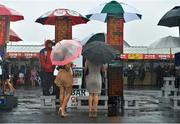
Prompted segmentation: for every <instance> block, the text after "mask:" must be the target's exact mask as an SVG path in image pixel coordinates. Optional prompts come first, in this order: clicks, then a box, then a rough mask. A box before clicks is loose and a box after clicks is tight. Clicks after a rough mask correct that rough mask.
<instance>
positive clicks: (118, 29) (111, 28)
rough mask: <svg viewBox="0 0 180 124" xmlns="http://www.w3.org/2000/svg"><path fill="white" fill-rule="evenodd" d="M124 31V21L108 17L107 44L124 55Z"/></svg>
mask: <svg viewBox="0 0 180 124" xmlns="http://www.w3.org/2000/svg"><path fill="white" fill-rule="evenodd" d="M123 29H124V20H123V18H121V17H117V16H108V21H107V44H109V45H111V46H112V47H113V48H114V49H116V50H118V51H119V52H120V53H123V44H124V38H123Z"/></svg>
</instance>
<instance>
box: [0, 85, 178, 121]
mask: <svg viewBox="0 0 180 124" xmlns="http://www.w3.org/2000/svg"><path fill="white" fill-rule="evenodd" d="M124 94H125V96H131V97H133V96H136V97H138V98H140V100H141V101H140V109H139V110H124V113H123V115H120V116H114V117H108V116H107V111H99V112H98V117H97V118H89V117H88V112H87V111H79V110H68V111H69V116H68V117H66V118H61V117H59V116H58V114H57V109H42V108H41V105H40V96H41V89H40V88H28V87H23V88H20V89H17V94H16V96H17V97H18V106H17V107H16V108H14V109H13V110H11V111H0V123H66V122H68V123H180V118H179V117H180V111H174V110H172V109H169V108H162V107H160V106H159V100H158V99H159V98H160V95H161V94H160V90H139V89H138V90H125V92H124Z"/></svg>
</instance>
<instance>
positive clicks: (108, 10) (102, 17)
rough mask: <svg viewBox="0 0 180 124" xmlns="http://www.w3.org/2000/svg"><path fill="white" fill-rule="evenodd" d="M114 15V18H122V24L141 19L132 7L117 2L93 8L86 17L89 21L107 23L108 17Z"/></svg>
mask: <svg viewBox="0 0 180 124" xmlns="http://www.w3.org/2000/svg"><path fill="white" fill-rule="evenodd" d="M111 14H115V15H116V16H122V17H123V18H124V22H129V21H133V20H137V19H141V16H142V15H141V14H140V12H139V11H138V10H136V9H135V8H134V7H132V6H130V5H128V4H125V3H122V2H117V1H114V0H113V1H110V2H108V3H107V2H105V3H102V4H100V5H98V6H97V7H95V8H93V9H92V10H90V11H89V13H88V14H87V15H86V17H88V18H89V19H90V20H98V21H102V22H107V17H108V15H111Z"/></svg>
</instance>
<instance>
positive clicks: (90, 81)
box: [85, 60, 104, 117]
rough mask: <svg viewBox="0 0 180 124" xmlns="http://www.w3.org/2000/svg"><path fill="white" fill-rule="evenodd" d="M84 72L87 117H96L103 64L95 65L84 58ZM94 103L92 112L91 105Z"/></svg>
mask: <svg viewBox="0 0 180 124" xmlns="http://www.w3.org/2000/svg"><path fill="white" fill-rule="evenodd" d="M87 71H88V73H86V88H87V90H88V92H89V99H88V102H89V117H97V106H98V100H99V94H101V88H102V77H101V72H102V71H104V66H103V65H95V64H92V63H91V62H90V61H88V60H86V63H85V72H87ZM93 105H94V112H92V106H93Z"/></svg>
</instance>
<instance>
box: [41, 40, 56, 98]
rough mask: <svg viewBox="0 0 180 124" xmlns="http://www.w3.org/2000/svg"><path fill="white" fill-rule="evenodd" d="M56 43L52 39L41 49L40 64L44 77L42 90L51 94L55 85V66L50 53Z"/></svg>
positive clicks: (42, 76) (44, 93)
mask: <svg viewBox="0 0 180 124" xmlns="http://www.w3.org/2000/svg"><path fill="white" fill-rule="evenodd" d="M53 45H54V43H53V42H52V41H51V40H46V41H45V48H43V49H41V51H40V64H41V78H42V88H43V89H42V90H43V95H50V94H51V93H50V88H51V86H52V85H53V80H54V76H53V71H54V66H53V65H52V62H51V59H50V54H51V51H52V46H53Z"/></svg>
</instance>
